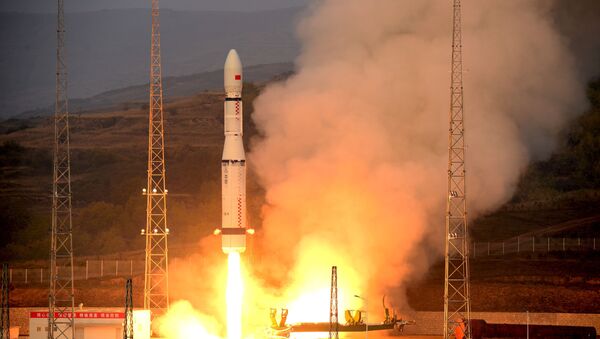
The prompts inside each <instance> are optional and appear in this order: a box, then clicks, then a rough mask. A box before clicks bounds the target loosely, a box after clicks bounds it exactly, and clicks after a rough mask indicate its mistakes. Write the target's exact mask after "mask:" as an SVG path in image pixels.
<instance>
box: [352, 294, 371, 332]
mask: <svg viewBox="0 0 600 339" xmlns="http://www.w3.org/2000/svg"><path fill="white" fill-rule="evenodd" d="M354 297H356V298H358V299H361V300H362V301H364V302H365V339H369V314H368V313H367V309H368V305H369V302H368V301H367V299H366V298H363V297H361V296H360V295H358V294H355V295H354Z"/></svg>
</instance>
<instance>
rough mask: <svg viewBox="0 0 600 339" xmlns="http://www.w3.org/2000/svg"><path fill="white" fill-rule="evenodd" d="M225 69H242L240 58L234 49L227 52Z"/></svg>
mask: <svg viewBox="0 0 600 339" xmlns="http://www.w3.org/2000/svg"><path fill="white" fill-rule="evenodd" d="M225 68H240V69H241V68H242V62H241V61H240V56H239V55H238V53H237V52H236V50H235V49H231V50H229V53H227V58H226V59H225Z"/></svg>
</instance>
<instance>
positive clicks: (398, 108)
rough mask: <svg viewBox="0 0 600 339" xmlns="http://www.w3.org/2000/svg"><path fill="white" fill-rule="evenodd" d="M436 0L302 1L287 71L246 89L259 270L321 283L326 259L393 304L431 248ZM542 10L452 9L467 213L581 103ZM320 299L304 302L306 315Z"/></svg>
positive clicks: (438, 166)
mask: <svg viewBox="0 0 600 339" xmlns="http://www.w3.org/2000/svg"><path fill="white" fill-rule="evenodd" d="M451 5H452V4H451V1H437V0H428V1H409V0H406V1H400V0H378V1H375V2H373V3H369V4H367V3H366V2H365V1H363V0H345V1H335V0H324V1H318V2H315V3H314V5H313V6H312V7H311V8H310V10H309V11H308V13H307V15H306V17H305V18H303V20H302V21H301V23H300V26H299V30H298V31H299V36H300V40H301V41H302V52H301V55H300V56H299V58H298V59H297V62H296V66H297V71H296V73H295V74H294V75H293V76H291V77H290V78H288V79H287V80H285V81H283V82H279V83H275V84H272V85H270V86H268V87H267V88H266V89H265V91H264V92H263V94H261V95H260V97H259V98H258V99H257V100H256V102H255V113H254V116H253V119H254V121H255V123H256V125H257V126H258V128H259V130H260V132H261V134H262V137H261V138H260V139H257V140H254V143H253V147H252V152H251V154H250V156H249V159H250V163H251V165H252V166H253V170H254V171H255V173H256V174H257V175H258V177H259V180H260V182H261V184H262V185H263V186H264V187H265V189H266V201H267V205H266V206H265V207H264V210H263V225H262V236H263V237H262V242H261V245H260V246H259V247H262V251H263V252H264V253H265V255H264V261H267V262H268V263H269V264H268V268H267V269H265V272H263V273H268V274H269V276H271V277H273V278H275V279H277V281H282V282H283V285H284V286H286V287H285V288H284V289H283V290H285V291H286V292H285V293H287V296H288V297H289V296H294V295H295V296H296V297H300V295H301V294H302V293H303V292H302V286H311V285H312V283H311V282H314V281H319V284H320V286H322V287H324V288H325V289H326V290H327V291H328V286H329V285H328V283H329V275H328V269H329V267H330V266H331V265H337V266H338V267H339V271H340V274H341V275H344V272H345V274H346V275H347V276H350V277H352V278H351V279H347V280H346V281H344V279H343V277H340V279H339V282H340V284H341V290H343V289H346V290H345V293H346V294H347V295H348V296H350V298H351V296H352V295H353V294H355V293H359V294H360V293H368V295H369V296H372V297H380V296H381V295H382V294H385V293H389V292H391V293H392V294H393V295H396V297H397V298H396V300H395V303H396V306H398V305H399V304H400V305H401V304H402V302H403V301H402V298H401V297H402V293H398V291H401V288H402V286H403V284H404V283H405V281H406V280H407V278H409V277H411V276H412V275H414V274H418V273H420V272H423V271H424V270H425V269H426V268H427V264H428V262H429V261H431V260H432V259H434V258H439V256H440V254H441V253H442V252H443V246H442V241H443V238H444V237H443V230H444V210H445V199H446V197H445V195H446V186H447V184H446V168H447V159H448V154H447V147H448V135H447V133H448V111H449V95H450V94H449V85H450V51H451V48H450V47H451V30H452V26H451V20H452V18H451V13H452V11H451ZM552 9H553V2H548V1H541V0H540V1H502V0H493V1H492V0H490V1H465V2H464V4H463V45H464V69H465V116H466V118H465V123H466V142H467V146H468V151H467V163H468V165H467V169H468V172H467V176H468V179H467V196H468V208H469V211H470V217H471V218H473V217H476V216H477V215H480V214H481V213H484V212H486V211H490V210H493V209H495V208H497V207H499V206H500V205H501V204H502V203H504V202H506V201H507V200H508V199H509V198H510V197H511V195H512V194H513V192H514V190H515V186H516V184H517V181H518V178H519V175H520V173H521V172H522V171H523V169H524V168H525V166H526V165H527V163H528V162H529V161H530V160H532V159H541V158H544V157H546V156H548V155H549V154H550V152H551V151H552V150H553V148H554V146H555V143H556V137H557V134H558V133H559V131H560V130H561V128H562V127H563V126H564V124H565V122H567V121H569V120H570V119H572V118H573V117H574V114H576V113H578V112H581V111H582V109H583V108H584V105H585V101H584V97H583V93H584V91H583V87H582V86H583V82H582V81H580V80H581V79H578V74H579V73H578V71H577V69H576V67H575V60H574V57H573V56H572V54H571V53H570V51H569V49H568V48H567V46H568V44H567V42H566V38H565V37H563V36H561V34H560V33H559V31H558V29H557V28H556V27H554V26H553V25H554V23H553V20H552V17H551V11H552ZM423 244H429V245H431V246H427V247H428V248H432V247H433V248H436V249H438V250H437V253H426V251H425V250H423V246H422V245H423ZM265 266H266V265H265ZM286 267H290V269H289V270H288V269H286ZM344 284H346V285H344ZM340 295H342V292H340ZM321 299H322V298H321ZM349 302H350V303H357V302H358V301H357V300H354V301H352V300H350V301H349ZM328 303H329V300H328V297H327V295H326V298H325V300H323V305H325V306H323V307H324V309H323V310H322V311H319V310H316V311H315V312H322V313H323V317H322V318H321V319H322V320H326V319H327V314H328V313H327V310H328ZM372 304H375V305H376V306H378V304H379V303H377V302H373V303H372ZM319 307H321V306H319ZM316 308H317V307H315V309H316ZM340 309H342V310H343V306H342V305H340ZM293 312H294V310H290V317H291V316H292V314H293Z"/></svg>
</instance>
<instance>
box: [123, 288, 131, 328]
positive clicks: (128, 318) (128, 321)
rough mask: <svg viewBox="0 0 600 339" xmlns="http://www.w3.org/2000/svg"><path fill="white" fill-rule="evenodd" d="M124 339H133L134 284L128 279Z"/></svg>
mask: <svg viewBox="0 0 600 339" xmlns="http://www.w3.org/2000/svg"><path fill="white" fill-rule="evenodd" d="M123 339H133V283H132V281H131V279H127V284H126V285H125V324H123Z"/></svg>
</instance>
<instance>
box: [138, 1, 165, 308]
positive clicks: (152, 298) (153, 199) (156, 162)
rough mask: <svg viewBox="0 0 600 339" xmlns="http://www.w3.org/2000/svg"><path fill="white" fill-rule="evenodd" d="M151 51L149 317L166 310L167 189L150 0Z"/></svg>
mask: <svg viewBox="0 0 600 339" xmlns="http://www.w3.org/2000/svg"><path fill="white" fill-rule="evenodd" d="M151 44H152V46H151V51H150V106H149V108H150V111H149V124H148V185H147V186H146V189H144V193H145V194H146V202H147V205H146V230H145V231H144V232H143V233H144V235H145V237H146V268H145V274H144V308H145V309H149V310H150V311H151V314H152V317H153V318H154V317H155V316H160V315H162V314H164V313H165V312H166V310H167V309H168V308H169V266H168V250H167V236H168V234H169V228H168V227H167V201H166V197H167V192H168V191H167V189H166V182H165V172H166V169H165V140H164V125H163V97H162V94H163V93H162V75H161V60H160V22H159V8H158V0H152V41H151Z"/></svg>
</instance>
